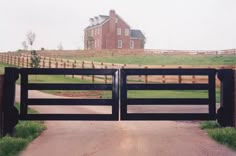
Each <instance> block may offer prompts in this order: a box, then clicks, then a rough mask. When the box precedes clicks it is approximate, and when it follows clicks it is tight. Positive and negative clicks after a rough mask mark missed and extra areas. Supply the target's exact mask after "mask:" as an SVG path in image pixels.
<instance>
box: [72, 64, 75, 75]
mask: <svg viewBox="0 0 236 156" xmlns="http://www.w3.org/2000/svg"><path fill="white" fill-rule="evenodd" d="M72 68H73V69H75V64H74V63H73V64H72ZM74 77H75V75H74V74H73V75H72V78H74Z"/></svg>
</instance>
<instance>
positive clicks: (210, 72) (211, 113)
mask: <svg viewBox="0 0 236 156" xmlns="http://www.w3.org/2000/svg"><path fill="white" fill-rule="evenodd" d="M215 74H216V70H215V69H121V105H120V107H121V108H120V109H121V120H214V119H215V118H216V106H215ZM133 75H172V76H179V75H201V76H207V77H208V83H206V84H204V83H198V84H196V83H195V84H172V83H170V84H168V83H167V84H139V83H132V84H128V83H127V76H133ZM128 90H207V91H208V98H128V97H127V93H128ZM128 105H208V113H128V112H127V106H128Z"/></svg>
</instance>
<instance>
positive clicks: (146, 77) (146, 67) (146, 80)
mask: <svg viewBox="0 0 236 156" xmlns="http://www.w3.org/2000/svg"><path fill="white" fill-rule="evenodd" d="M144 68H145V69H148V66H145V67H144ZM144 78H145V79H144V82H145V83H148V76H147V75H145V76H144Z"/></svg>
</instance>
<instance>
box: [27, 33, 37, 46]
mask: <svg viewBox="0 0 236 156" xmlns="http://www.w3.org/2000/svg"><path fill="white" fill-rule="evenodd" d="M26 38H27V41H28V43H29V45H30V46H31V50H32V46H33V44H34V41H35V38H36V34H35V33H34V32H32V31H30V32H28V33H27V34H26Z"/></svg>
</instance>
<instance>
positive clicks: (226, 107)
mask: <svg viewBox="0 0 236 156" xmlns="http://www.w3.org/2000/svg"><path fill="white" fill-rule="evenodd" d="M217 76H218V78H219V79H220V82H221V88H220V93H221V97H220V108H219V109H218V110H217V121H218V122H219V124H220V125H221V126H233V125H234V123H233V122H234V111H233V110H234V101H235V100H234V71H233V70H232V69H221V70H219V71H218V75H217Z"/></svg>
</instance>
